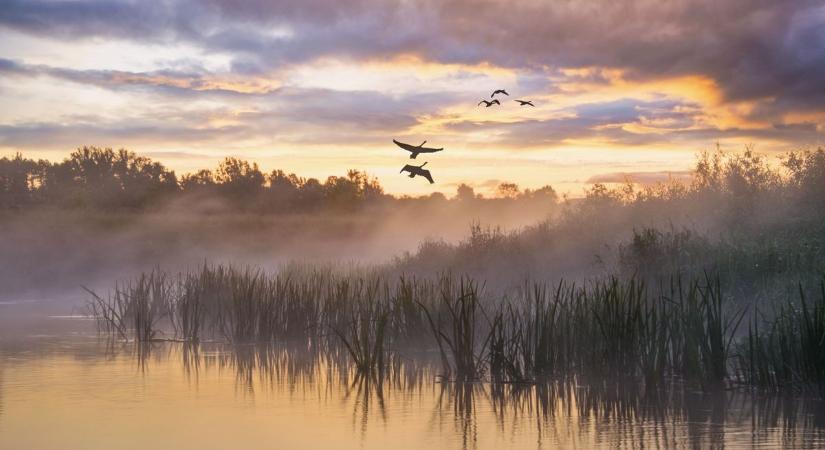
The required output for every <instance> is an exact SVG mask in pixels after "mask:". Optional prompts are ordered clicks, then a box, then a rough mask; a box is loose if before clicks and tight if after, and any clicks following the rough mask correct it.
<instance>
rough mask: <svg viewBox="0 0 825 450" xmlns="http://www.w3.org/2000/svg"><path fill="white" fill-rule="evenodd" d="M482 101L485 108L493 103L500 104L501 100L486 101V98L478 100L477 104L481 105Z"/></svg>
mask: <svg viewBox="0 0 825 450" xmlns="http://www.w3.org/2000/svg"><path fill="white" fill-rule="evenodd" d="M482 103H484V106H485V107H487V108H489V107H491V106H493V105H501V102H499V101H498V100H493V101H491V102H488V101H487V100H482V101H480V102H478V105H477V106H481V104H482Z"/></svg>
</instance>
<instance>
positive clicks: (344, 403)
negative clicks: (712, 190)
mask: <svg viewBox="0 0 825 450" xmlns="http://www.w3.org/2000/svg"><path fill="white" fill-rule="evenodd" d="M0 314H2V310H0ZM66 316H69V317H66ZM49 320H52V321H60V323H61V325H60V326H59V327H51V328H54V329H57V330H58V331H57V332H53V333H42V332H36V333H28V334H23V335H21V334H20V333H16V334H15V335H14V336H9V335H0V449H62V450H65V449H141V450H146V449H166V448H169V449H228V448H283V449H291V448H296V449H297V448H319V449H328V448H358V449H362V448H363V449H386V448H393V449H436V448H439V449H440V448H474V449H475V448H478V449H499V448H524V449H547V448H641V447H644V448H708V447H718V448H721V447H725V448H753V447H765V448H776V447H782V446H784V447H794V448H822V447H823V446H825V410H824V409H823V405H822V402H820V401H817V400H814V399H804V398H799V397H777V396H767V395H752V394H749V393H744V392H738V391H722V392H717V393H702V392H695V391H691V390H685V389H662V390H657V391H652V392H644V390H643V389H641V388H640V387H639V386H636V385H635V384H634V383H630V382H612V383H592V382H589V381H585V380H569V381H566V382H556V383H548V384H545V385H540V386H515V385H491V384H489V383H476V384H464V385H456V384H452V383H440V382H438V380H437V377H436V374H437V372H438V370H437V366H435V365H433V364H431V363H430V359H429V358H427V357H426V356H423V357H422V356H421V355H415V356H411V357H405V358H403V359H400V360H398V361H396V362H395V363H394V364H393V365H392V367H391V369H390V370H389V372H388V373H387V374H386V376H385V377H382V378H375V377H373V378H365V377H360V376H358V375H357V374H356V373H355V372H354V371H353V370H352V369H351V368H350V367H349V366H348V364H347V358H346V355H343V354H338V353H335V352H333V353H331V354H330V353H327V352H324V351H321V350H319V349H316V348H313V347H311V346H306V345H303V346H295V345H291V346H288V347H255V346H237V347H231V346H224V345H217V344H204V345H200V346H194V345H184V344H179V343H158V344H153V345H149V346H135V345H134V344H124V343H115V344H112V343H111V342H108V341H106V340H102V339H98V338H97V337H96V336H95V335H94V333H93V332H91V330H89V328H90V327H89V323H88V322H86V323H84V321H83V320H82V319H81V318H78V317H76V316H72V315H62V317H52V318H51V319H49ZM67 322H71V324H70V325H67V324H66V323H67ZM33 329H35V330H39V328H37V327H33ZM413 353H414V352H413Z"/></svg>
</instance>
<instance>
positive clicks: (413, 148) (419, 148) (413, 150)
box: [392, 139, 444, 159]
mask: <svg viewBox="0 0 825 450" xmlns="http://www.w3.org/2000/svg"><path fill="white" fill-rule="evenodd" d="M392 141H393V142H395V145H397V146H399V147H401V148H403V149H404V150H406V151H408V152H410V159H415V157H416V156H418V154H419V153H435V152H440V151H441V150H444V148H430V147H424V144H426V143H427V141H424V142H422V143H421V144H420V145H410V144H405V143H403V142H398V141H396V140H395V139H393V140H392Z"/></svg>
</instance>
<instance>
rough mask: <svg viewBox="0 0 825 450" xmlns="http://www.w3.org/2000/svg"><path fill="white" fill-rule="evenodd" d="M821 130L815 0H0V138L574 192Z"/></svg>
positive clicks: (802, 139)
mask: <svg viewBox="0 0 825 450" xmlns="http://www.w3.org/2000/svg"><path fill="white" fill-rule="evenodd" d="M501 88H503V89H506V90H507V91H508V92H509V94H510V96H509V97H506V96H504V97H502V98H501V102H502V104H501V105H500V106H493V107H491V108H484V107H482V106H477V103H478V102H479V101H480V100H482V99H485V98H489V96H490V94H491V92H492V91H493V90H495V89H501ZM514 99H529V100H532V101H533V102H534V104H535V105H536V106H535V107H534V108H533V107H529V106H519V105H518V104H517V103H516V102H515V101H514ZM823 137H825V4H824V3H822V2H821V1H807V0H786V1H776V0H671V1H667V2H663V1H660V0H655V1H654V0H640V1H632V0H631V1H622V2H616V1H594V0H554V1H550V0H546V1H537V0H526V1H494V0H488V1H469V0H455V1H435V0H380V1H379V0H301V1H285V0H284V1H264V0H250V1H237V0H234V1H230V0H201V1H195V0H158V1H152V0H142V1H137V0H135V1H130V0H52V1H42V0H0V156H5V155H11V154H13V153H15V152H18V151H20V152H22V153H23V154H24V155H25V156H29V157H38V158H46V159H49V160H53V161H57V160H61V159H63V158H64V157H66V156H67V155H68V154H69V152H70V151H71V150H73V149H74V148H76V147H78V146H82V145H97V146H109V147H114V148H121V147H123V148H128V149H130V150H133V151H136V152H138V153H139V154H142V155H146V156H150V157H152V158H153V159H156V160H158V161H160V162H162V163H164V164H165V165H167V166H168V167H170V168H172V169H175V170H176V171H177V172H178V173H179V174H180V173H186V172H189V171H193V170H196V169H200V168H207V167H215V166H216V165H217V164H218V162H219V161H220V160H221V159H223V158H224V157H226V156H235V157H241V158H245V159H249V160H251V161H255V162H257V163H258V164H259V165H260V166H261V168H262V169H265V170H267V171H269V170H273V169H282V170H284V171H286V172H295V173H297V174H299V175H302V176H313V177H317V178H321V179H324V178H326V177H327V176H329V175H341V174H344V173H345V172H346V170H347V169H362V170H366V171H367V172H368V173H369V174H371V175H374V176H376V177H378V179H379V180H380V182H381V184H382V185H383V186H384V187H385V189H386V190H387V191H388V192H390V193H394V194H411V195H424V194H428V193H431V192H435V191H441V192H444V193H446V194H448V195H450V194H452V193H454V192H455V189H456V187H457V185H458V184H460V183H467V184H469V185H471V186H473V187H475V188H476V189H477V191H479V192H492V190H493V189H494V188H495V186H496V185H497V184H498V183H500V182H503V181H509V182H515V183H517V184H519V186H521V187H522V188H527V187H531V188H535V187H540V186H543V185H547V184H550V185H552V186H553V187H554V188H556V189H557V190H558V191H560V192H568V193H570V194H571V195H574V196H575V195H580V194H581V192H582V189H583V188H584V187H586V186H587V184H588V183H590V182H595V181H600V182H610V181H622V180H624V179H625V177H626V176H628V174H629V176H630V177H631V178H633V177H635V178H636V179H638V180H643V181H645V182H653V181H656V180H666V179H668V177H679V176H684V174H685V171H686V170H689V169H690V168H691V167H692V166H693V163H694V161H695V157H696V155H697V153H698V152H700V151H703V150H711V149H713V148H715V147H716V145H717V143H719V145H720V146H721V147H722V148H723V149H726V150H730V151H735V150H741V149H743V148H744V147H745V146H746V145H753V146H754V147H755V149H756V150H757V151H758V152H762V153H767V154H779V153H782V152H786V151H789V150H796V149H809V148H815V147H816V146H818V145H821V144H822V143H823V142H825V139H823ZM392 139H398V140H401V141H404V142H409V143H413V144H416V145H417V144H419V143H420V142H421V141H424V140H427V142H428V144H427V145H428V146H430V145H432V146H434V147H444V148H445V149H446V150H445V151H444V152H442V153H438V154H435V155H422V156H419V157H418V160H416V161H417V162H421V163H423V162H424V161H427V162H428V165H427V168H428V169H430V170H431V171H432V173H433V177H434V178H435V180H436V184H435V185H429V184H428V183H426V182H425V181H424V180H422V179H419V178H417V179H414V180H410V179H409V178H406V177H405V176H404V175H402V174H399V173H398V170H399V169H400V168H401V167H402V166H403V165H404V164H406V163H408V162H410V161H409V160H408V159H407V154H406V152H403V151H402V150H400V149H398V148H396V147H395V146H394V145H393V143H392Z"/></svg>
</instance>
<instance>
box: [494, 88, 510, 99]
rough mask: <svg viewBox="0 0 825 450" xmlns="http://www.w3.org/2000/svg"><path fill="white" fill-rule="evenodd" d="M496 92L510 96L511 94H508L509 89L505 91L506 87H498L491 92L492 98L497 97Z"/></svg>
mask: <svg viewBox="0 0 825 450" xmlns="http://www.w3.org/2000/svg"><path fill="white" fill-rule="evenodd" d="M496 94H504V95H506V96H508V97H509V96H510V94H508V93H507V91H505V90H504V89H496V90H495V91H493V93H492V94H490V98H493V97H495V95H496Z"/></svg>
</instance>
